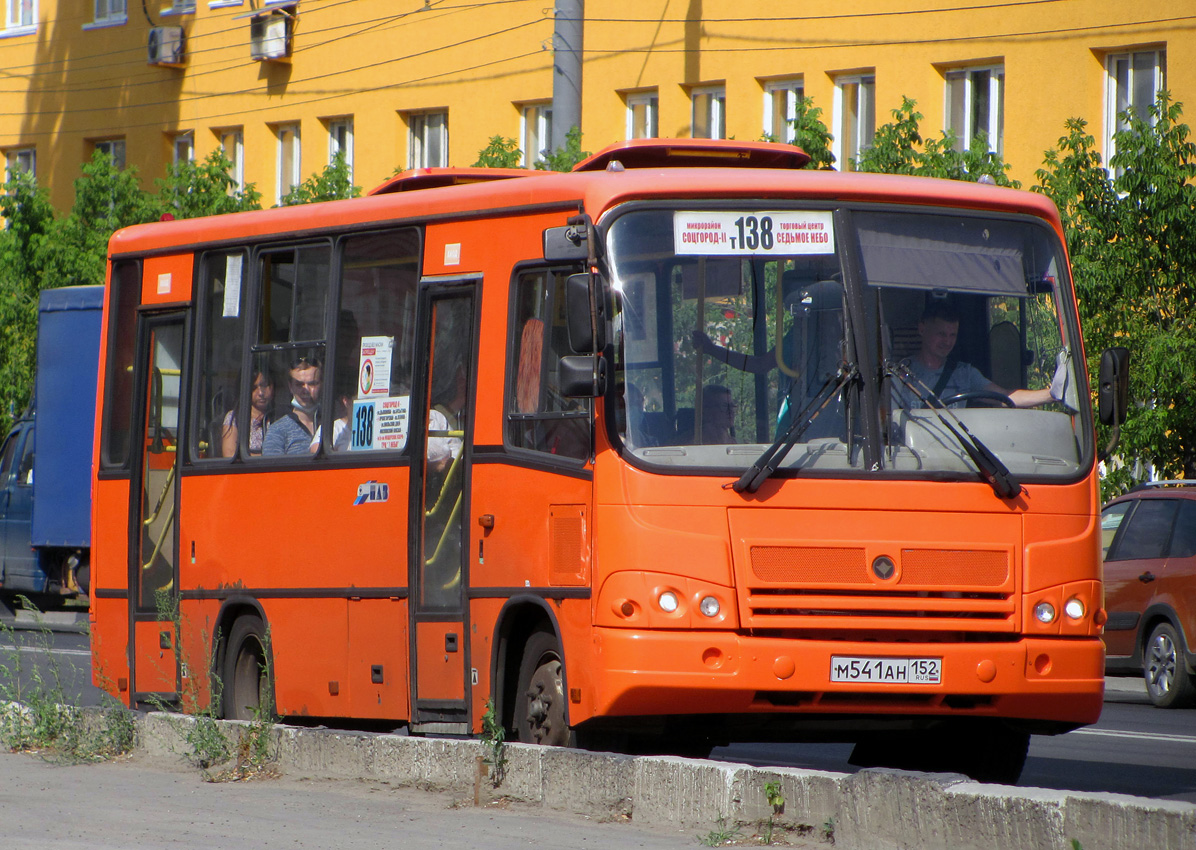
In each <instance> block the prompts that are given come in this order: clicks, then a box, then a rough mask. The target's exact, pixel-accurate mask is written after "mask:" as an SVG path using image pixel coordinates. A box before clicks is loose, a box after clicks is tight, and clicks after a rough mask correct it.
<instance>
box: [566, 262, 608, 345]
mask: <svg viewBox="0 0 1196 850" xmlns="http://www.w3.org/2000/svg"><path fill="white" fill-rule="evenodd" d="M598 285H599V284H598V278H597V276H593V275H589V274H586V273H584V272H583V273H581V274H571V275H569V277H568V278H566V279H565V319H566V322H567V323H568V326H569V347H570V348H572V349H573V350H574V351H576V352H577V353H579V354H592V353H601V352H602V350H603V349H604V348H606V310H605V304H606V299H605V298H604V297H603V295H602V293H601V292H594V293H593V297H591V294H590V287H591V286H595V287H597V286H598Z"/></svg>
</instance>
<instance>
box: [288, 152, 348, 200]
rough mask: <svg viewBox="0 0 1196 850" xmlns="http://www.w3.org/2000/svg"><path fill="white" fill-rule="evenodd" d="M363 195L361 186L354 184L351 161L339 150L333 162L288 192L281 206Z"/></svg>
mask: <svg viewBox="0 0 1196 850" xmlns="http://www.w3.org/2000/svg"><path fill="white" fill-rule="evenodd" d="M360 196H361V187H360V186H354V185H353V179H352V177H351V176H350V174H349V163H348V162H346V161H345V154H344V153H343V152H342V151H337V153H336V156H334V157H333V158H332V162H330V163H328V164H327V165H326V166H324V170H323V171H322V172H320V173H319V174H312V175H311V176H310V177H308V178H307V179H306V180H304V181H303V182H302V183H300V184H299V185H298V186H295V187H294V188H293V189H291V191H289V192H287V194H286V195H284V196H283V198H282V200H281V201H280V202H279V205H280V206H284V207H291V206H297V205H298V204H315V203H319V202H320V201H340V200H344V199H346V198H357V197H360Z"/></svg>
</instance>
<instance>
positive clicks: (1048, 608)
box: [1034, 602, 1055, 625]
mask: <svg viewBox="0 0 1196 850" xmlns="http://www.w3.org/2000/svg"><path fill="white" fill-rule="evenodd" d="M1034 619H1036V620H1037V621H1038V622H1040V623H1042V624H1044V625H1049V624H1051V623H1053V622H1055V606H1054V605H1052V604H1051V603H1049V602H1039V603H1038V604H1037V605H1035V606H1034Z"/></svg>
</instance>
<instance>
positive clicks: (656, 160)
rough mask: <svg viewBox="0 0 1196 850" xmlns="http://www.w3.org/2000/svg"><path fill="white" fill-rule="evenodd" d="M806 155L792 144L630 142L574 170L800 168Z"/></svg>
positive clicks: (694, 140) (617, 146) (678, 140)
mask: <svg viewBox="0 0 1196 850" xmlns="http://www.w3.org/2000/svg"><path fill="white" fill-rule="evenodd" d="M809 161H810V156H809V154H807V153H806V152H805V151H803V150H802V149H801V148H799V147H796V146H794V145H784V144H778V143H776V142H739V141H735V140H733V139H632V140H630V141H626V142H619V143H618V144H614V145H611V146H610V147H608V148H604V149H602V150H600V151H598V153H596V154H594V155H592V156H590V157H588V158H586V159H583V160H582V161H581V162H579V163H577V165H575V166H573V170H574V171H605V170H606V169H607V168H608V167H610V166H611V163H612V162H618V163H619V164H620V165H622V166H623V168H801V167H803V166H804V165H805V164H806V163H808V162H809Z"/></svg>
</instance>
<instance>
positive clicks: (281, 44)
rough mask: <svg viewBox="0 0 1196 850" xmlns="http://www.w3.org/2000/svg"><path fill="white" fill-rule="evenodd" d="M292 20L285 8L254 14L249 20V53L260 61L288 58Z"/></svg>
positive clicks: (275, 60)
mask: <svg viewBox="0 0 1196 850" xmlns="http://www.w3.org/2000/svg"><path fill="white" fill-rule="evenodd" d="M294 20H295V18H294V16H292V15H291V13H290V11H289V10H285V9H277V10H274V11H272V12H267V13H265V14H261V15H255V16H254V17H253V18H252V19H250V21H249V55H250V56H252V57H253V58H254V59H257V60H258V61H260V62H265V61H267V60H268V61H273V62H279V61H287V60H289V59H290V58H291V33H292V31H293V26H294Z"/></svg>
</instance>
